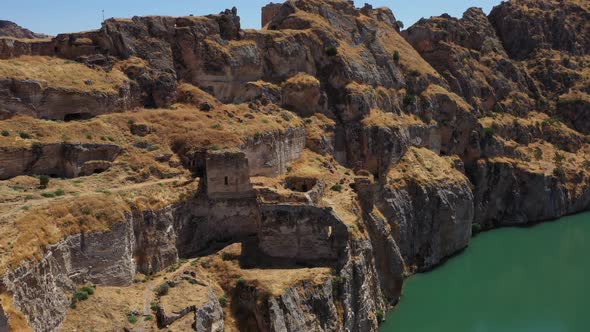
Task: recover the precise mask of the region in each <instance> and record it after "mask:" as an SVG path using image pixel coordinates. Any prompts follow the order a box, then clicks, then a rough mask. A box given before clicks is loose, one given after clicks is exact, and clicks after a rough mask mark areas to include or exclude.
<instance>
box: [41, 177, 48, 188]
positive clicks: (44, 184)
mask: <svg viewBox="0 0 590 332" xmlns="http://www.w3.org/2000/svg"><path fill="white" fill-rule="evenodd" d="M48 185H49V176H47V175H41V176H39V188H41V189H45V188H47V186H48Z"/></svg>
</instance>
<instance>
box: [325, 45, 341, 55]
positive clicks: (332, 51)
mask: <svg viewBox="0 0 590 332" xmlns="http://www.w3.org/2000/svg"><path fill="white" fill-rule="evenodd" d="M326 55H327V56H336V55H338V49H337V48H336V47H334V46H330V47H328V48H326Z"/></svg>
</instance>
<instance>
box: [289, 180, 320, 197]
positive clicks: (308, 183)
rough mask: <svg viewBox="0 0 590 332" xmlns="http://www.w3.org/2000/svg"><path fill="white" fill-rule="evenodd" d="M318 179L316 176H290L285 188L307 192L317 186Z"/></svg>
mask: <svg viewBox="0 0 590 332" xmlns="http://www.w3.org/2000/svg"><path fill="white" fill-rule="evenodd" d="M317 181H318V180H317V179H316V178H311V177H296V176H293V177H288V178H286V179H285V188H287V189H289V190H293V191H298V192H302V193H306V192H308V191H310V190H311V189H312V188H313V187H315V185H316V184H317Z"/></svg>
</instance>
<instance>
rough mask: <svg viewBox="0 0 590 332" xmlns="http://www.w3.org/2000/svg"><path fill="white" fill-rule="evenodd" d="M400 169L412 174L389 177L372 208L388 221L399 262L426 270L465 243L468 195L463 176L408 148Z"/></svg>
mask: <svg viewBox="0 0 590 332" xmlns="http://www.w3.org/2000/svg"><path fill="white" fill-rule="evenodd" d="M400 167H401V168H402V172H411V173H413V174H414V176H411V177H409V178H404V177H403V176H401V174H399V173H392V174H390V176H389V177H388V178H387V182H386V183H384V184H383V186H382V187H381V188H379V190H378V192H377V194H376V195H375V205H376V206H377V208H378V209H379V211H381V213H383V215H384V216H385V218H386V220H388V221H389V224H390V226H391V229H392V236H393V238H394V239H395V242H396V243H397V244H398V245H399V249H400V252H401V254H402V256H403V258H404V262H405V263H406V264H407V265H408V266H412V265H415V267H416V268H418V269H419V270H428V269H430V268H433V267H434V266H436V265H438V264H439V263H440V262H441V261H442V260H443V259H445V258H446V257H449V256H451V255H453V254H454V253H456V252H458V251H459V250H461V249H463V248H465V247H466V246H467V245H468V243H469V240H470V238H471V223H472V222H473V220H474V208H473V199H474V198H473V193H472V191H471V186H470V183H469V180H468V179H467V178H466V177H465V176H464V175H463V174H461V173H460V172H459V171H457V170H455V169H453V166H452V165H450V163H448V162H447V161H444V160H441V159H439V157H437V156H436V155H434V154H432V153H431V152H429V151H427V150H411V151H410V152H409V153H408V155H406V156H405V157H404V160H402V162H401V163H400ZM410 168H411V169H410ZM421 172H424V175H421V174H422V173H421ZM438 172H442V173H438ZM445 173H446V174H445ZM443 174H444V175H443ZM441 175H442V176H441ZM423 176H426V177H424V178H423Z"/></svg>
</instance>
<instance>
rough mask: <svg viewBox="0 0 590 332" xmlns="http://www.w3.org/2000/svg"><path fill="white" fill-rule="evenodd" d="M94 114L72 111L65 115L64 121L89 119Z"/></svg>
mask: <svg viewBox="0 0 590 332" xmlns="http://www.w3.org/2000/svg"><path fill="white" fill-rule="evenodd" d="M91 117H92V116H91V115H90V113H70V114H66V115H65V116H64V121H65V122H69V121H78V120H87V119H90V118H91Z"/></svg>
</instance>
